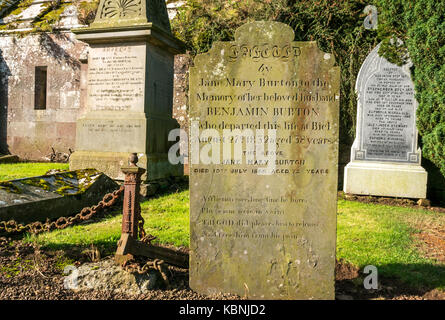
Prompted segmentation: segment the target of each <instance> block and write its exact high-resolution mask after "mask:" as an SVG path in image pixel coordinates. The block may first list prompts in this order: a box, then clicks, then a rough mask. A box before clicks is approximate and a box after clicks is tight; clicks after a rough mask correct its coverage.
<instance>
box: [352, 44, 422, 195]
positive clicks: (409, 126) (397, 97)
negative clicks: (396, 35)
mask: <svg viewBox="0 0 445 320" xmlns="http://www.w3.org/2000/svg"><path fill="white" fill-rule="evenodd" d="M379 47H380V45H378V46H377V47H376V48H374V50H372V51H371V53H370V54H369V55H368V57H367V58H366V60H365V62H364V63H363V65H362V67H361V69H360V72H359V75H358V77H357V83H356V91H357V94H358V107H357V129H356V138H355V141H354V144H353V146H352V148H351V162H350V163H349V164H348V165H347V166H346V168H345V179H344V191H345V192H346V193H353V194H363V195H377V196H393V197H405V198H425V197H426V183H427V172H426V171H425V170H424V169H423V168H422V167H421V165H420V162H421V158H422V157H421V151H420V148H419V147H418V145H417V128H416V108H417V101H416V99H415V97H414V84H413V82H412V80H411V75H410V70H409V68H410V64H407V65H405V66H402V67H399V66H397V65H395V64H392V63H390V62H389V61H388V60H386V59H385V58H383V57H380V56H379V54H378V50H379Z"/></svg>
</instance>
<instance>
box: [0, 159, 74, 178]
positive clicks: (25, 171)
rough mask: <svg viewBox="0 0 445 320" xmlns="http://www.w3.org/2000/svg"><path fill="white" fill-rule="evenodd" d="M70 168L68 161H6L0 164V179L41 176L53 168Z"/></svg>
mask: <svg viewBox="0 0 445 320" xmlns="http://www.w3.org/2000/svg"><path fill="white" fill-rule="evenodd" d="M68 168H69V165H68V163H28V162H26V163H5V164H0V181H4V180H13V179H20V178H26V177H35V176H41V175H44V174H45V173H46V172H47V171H48V170H51V169H61V170H68Z"/></svg>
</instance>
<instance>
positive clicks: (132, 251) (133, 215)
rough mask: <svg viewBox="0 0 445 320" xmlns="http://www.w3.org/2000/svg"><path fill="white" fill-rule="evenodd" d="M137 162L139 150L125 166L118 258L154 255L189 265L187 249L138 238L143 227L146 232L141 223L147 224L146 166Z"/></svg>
mask: <svg viewBox="0 0 445 320" xmlns="http://www.w3.org/2000/svg"><path fill="white" fill-rule="evenodd" d="M137 162H138V157H137V155H136V153H133V154H132V155H131V156H130V165H129V166H127V167H123V168H122V169H121V170H122V172H123V173H125V182H124V207H123V212H122V214H123V217H122V234H121V238H120V240H119V242H118V244H117V250H116V255H115V262H116V264H119V265H122V264H123V263H124V262H126V261H128V260H131V259H133V258H134V256H144V257H148V258H151V259H161V260H163V261H165V262H166V263H168V264H172V265H175V266H178V267H181V268H188V265H189V255H188V254H187V253H185V252H179V251H175V250H172V249H169V248H165V247H161V246H158V245H154V244H151V243H145V242H142V241H139V240H138V236H139V232H140V231H142V232H141V233H142V236H143V234H144V233H145V232H143V230H139V226H140V228H143V219H142V216H141V207H140V204H139V192H140V186H141V176H142V175H143V174H144V173H145V171H146V170H145V169H142V168H139V167H138V166H137V165H136V163H137Z"/></svg>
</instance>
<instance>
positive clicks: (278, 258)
mask: <svg viewBox="0 0 445 320" xmlns="http://www.w3.org/2000/svg"><path fill="white" fill-rule="evenodd" d="M293 40H294V33H293V31H292V29H291V28H290V27H289V26H287V25H284V24H281V23H278V22H255V23H250V24H246V25H244V26H242V27H240V28H239V29H237V31H236V33H235V41H234V42H216V43H214V45H213V47H212V49H211V50H210V51H209V52H208V53H205V54H201V55H198V56H197V57H196V58H195V66H194V67H193V68H191V70H190V102H191V103H190V108H191V113H190V118H191V127H190V132H191V148H192V149H191V161H192V163H191V168H190V214H191V217H190V220H191V221H190V228H191V244H190V246H191V247H190V249H191V252H190V255H191V257H190V286H191V288H193V289H194V290H196V291H198V292H200V293H205V294H211V293H215V292H229V293H235V294H239V295H240V296H244V295H246V296H247V297H248V298H250V299H333V298H334V269H335V241H336V209H337V206H336V199H337V157H338V117H339V92H340V88H339V83H340V70H339V68H338V67H335V66H334V64H335V61H334V57H333V56H332V55H330V54H329V53H324V52H322V51H320V50H319V48H318V47H317V44H316V43H315V42H294V41H293ZM205 128H212V129H214V131H212V132H207V133H208V134H209V135H210V137H211V138H212V141H214V142H216V143H215V144H213V145H212V144H211V143H208V142H206V140H205V139H203V138H204V129H205ZM237 128H239V129H241V130H246V129H251V130H252V131H251V133H252V135H255V134H256V135H257V136H256V138H255V142H257V143H258V144H262V142H263V141H267V143H266V145H265V146H264V149H263V151H266V152H262V151H261V148H258V147H255V146H254V148H255V150H254V151H252V150H253V149H247V150H246V145H245V144H246V139H242V138H241V133H242V132H235V131H231V132H230V130H229V132H226V134H227V133H232V134H234V137H233V138H230V137H229V136H224V132H223V129H237ZM258 129H264V137H263V139H261V137H259V136H258V134H259V133H260V131H258ZM273 129H276V138H275V137H274V136H273V133H274V131H273ZM198 130H200V132H199V133H197V131H198ZM244 133H245V134H247V136H249V132H248V130H247V131H244ZM199 134H201V136H200V138H201V139H203V140H201V142H200V143H199V146H198V147H199V150H200V151H199V150H198V151H197V150H196V149H197V148H196V147H195V151H194V150H193V148H194V146H196V145H197V141H198V140H197V139H196V138H197V137H198V135H199ZM218 137H219V139H224V141H226V142H228V146H230V148H232V147H236V146H243V150H244V151H247V152H246V153H245V154H244V153H243V154H242V159H241V162H231V161H230V160H239V159H234V157H233V155H232V156H231V157H226V156H224V159H225V160H229V161H228V162H227V161H224V164H223V161H222V158H223V155H224V152H225V150H227V149H225V147H222V145H221V144H219V143H218V142H219V140H218ZM251 137H252V136H250V137H249V139H247V140H248V141H251V142H252V139H250V138H251ZM243 140H244V142H242V141H243ZM269 143H270V144H269ZM251 145H252V144H251ZM273 146H276V150H275V151H274V148H273ZM210 150H212V151H210ZM207 154H210V155H213V156H214V158H213V159H210V161H209V162H208V164H207V162H206V161H207V160H205V156H206V155H207ZM232 154H233V153H232ZM247 154H250V155H252V156H254V159H253V160H252V158H250V159H249V160H247V159H246V158H247V157H246V155H247ZM198 155H199V157H200V158H201V161H198V159H197V156H198ZM274 155H276V161H275V159H273V158H274V157H273V156H274ZM261 156H262V157H261ZM262 158H263V159H262ZM264 158H266V159H264ZM250 161H251V162H250ZM255 161H258V162H255ZM274 166H276V167H275V168H274ZM266 167H268V169H265V168H266Z"/></svg>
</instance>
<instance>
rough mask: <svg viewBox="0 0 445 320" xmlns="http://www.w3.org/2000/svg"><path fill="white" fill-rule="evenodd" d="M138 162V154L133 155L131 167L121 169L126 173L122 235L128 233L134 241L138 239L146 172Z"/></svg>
mask: <svg viewBox="0 0 445 320" xmlns="http://www.w3.org/2000/svg"><path fill="white" fill-rule="evenodd" d="M137 162H138V157H137V155H136V153H133V154H132V155H131V156H130V165H129V166H128V167H123V168H121V170H122V172H123V173H125V182H124V188H125V190H124V207H123V217H122V233H123V234H124V233H128V234H129V235H130V236H132V237H133V238H134V239H137V238H138V225H139V220H140V217H141V207H140V204H139V191H140V188H141V176H142V175H143V174H144V172H145V169H142V168H139V167H138V166H137V165H136V163H137Z"/></svg>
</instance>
